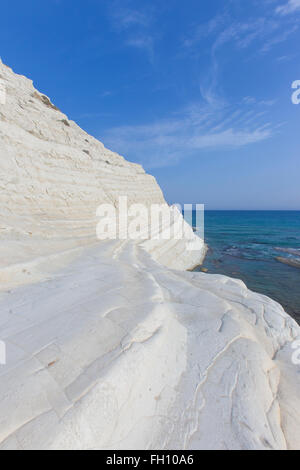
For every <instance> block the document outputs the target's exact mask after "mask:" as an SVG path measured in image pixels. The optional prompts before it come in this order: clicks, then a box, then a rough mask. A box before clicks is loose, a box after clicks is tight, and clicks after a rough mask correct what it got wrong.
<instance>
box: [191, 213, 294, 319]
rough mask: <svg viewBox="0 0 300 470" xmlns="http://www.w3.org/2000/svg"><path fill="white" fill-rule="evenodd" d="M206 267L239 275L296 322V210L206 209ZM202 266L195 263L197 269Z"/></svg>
mask: <svg viewBox="0 0 300 470" xmlns="http://www.w3.org/2000/svg"><path fill="white" fill-rule="evenodd" d="M205 241H206V244H207V245H208V246H209V251H208V253H207V256H206V259H205V261H204V263H203V266H202V267H204V268H207V269H208V272H210V273H218V274H225V275H227V276H231V277H235V278H238V279H242V280H243V281H244V282H245V283H246V284H247V286H248V287H249V288H250V289H251V290H253V291H256V292H260V293H262V294H265V295H268V296H269V297H272V298H273V299H274V300H277V301H278V302H279V303H281V305H283V307H284V308H285V309H286V311H287V312H288V313H290V314H291V315H292V316H293V317H294V318H295V319H296V320H297V321H298V322H299V323H300V267H293V266H289V265H286V264H284V263H283V262H281V261H279V260H278V259H276V258H278V257H282V258H284V259H285V260H287V261H292V262H296V263H297V262H298V263H299V266H300V211H206V212H205ZM202 267H198V268H196V270H201V268H202Z"/></svg>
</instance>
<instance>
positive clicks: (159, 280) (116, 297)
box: [0, 64, 300, 449]
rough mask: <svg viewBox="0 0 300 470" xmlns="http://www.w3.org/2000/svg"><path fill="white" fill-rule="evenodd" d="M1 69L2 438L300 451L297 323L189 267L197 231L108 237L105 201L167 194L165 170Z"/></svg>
mask: <svg viewBox="0 0 300 470" xmlns="http://www.w3.org/2000/svg"><path fill="white" fill-rule="evenodd" d="M0 80H2V82H3V83H4V84H5V88H6V92H7V96H6V104H5V105H0V171H1V180H0V185H1V193H0V194H1V196H0V197H1V204H0V211H1V213H0V228H1V232H0V250H1V257H0V260H1V265H0V280H1V292H0V340H1V341H2V342H5V346H6V364H5V365H0V449H132V448H137V449H144V448H147V449H228V448H229V449H299V448H300V418H299V409H300V394H299V390H300V388H299V387H300V373H299V372H300V369H299V365H296V363H295V362H297V361H292V357H294V356H295V352H296V351H295V349H293V348H292V346H295V344H297V343H295V341H296V340H297V339H299V338H300V328H299V326H298V325H297V324H296V322H295V321H293V320H292V319H291V318H290V317H289V316H288V315H287V314H286V313H285V312H284V311H283V309H282V308H281V307H280V306H279V305H278V304H277V303H276V302H274V301H272V300H271V299H268V298H267V297H265V296H262V295H258V294H254V293H252V292H250V291H249V290H248V289H247V288H246V286H245V285H244V284H243V283H242V282H241V281H238V280H233V279H230V278H227V277H224V276H218V275H208V274H204V273H191V272H186V271H183V269H185V268H188V267H190V266H192V265H193V264H196V263H197V262H199V260H201V258H202V256H203V250H204V245H203V243H201V242H200V247H202V248H201V249H199V250H198V251H188V250H187V249H186V248H187V246H188V244H189V243H191V240H192V242H193V241H194V242H197V238H196V237H195V236H194V237H195V238H193V237H191V235H190V233H189V234H188V235H187V236H186V237H184V238H183V239H180V240H178V239H176V237H174V238H173V239H172V240H157V239H149V240H146V241H143V243H141V242H140V241H139V240H136V241H133V240H126V239H125V240H106V241H97V239H96V236H95V227H96V224H97V222H98V220H97V218H96V208H97V206H98V205H99V203H102V202H113V203H114V204H117V201H118V197H119V196H120V195H126V196H128V198H129V200H130V202H138V203H144V204H145V205H146V206H147V207H149V206H150V205H151V204H153V203H164V199H163V195H162V193H161V191H160V189H159V187H158V186H157V184H156V182H155V180H154V178H152V177H151V176H149V175H146V174H145V173H144V171H143V170H142V168H141V167H140V166H138V165H134V164H132V163H128V162H126V161H125V160H124V159H123V158H122V157H120V156H119V155H117V154H115V153H113V152H110V151H108V150H107V149H105V148H104V147H103V145H102V144H101V143H100V142H98V141H96V140H95V139H93V138H92V137H90V136H88V135H87V134H86V133H85V132H83V131H82V130H81V129H79V127H78V126H76V124H75V123H73V122H71V121H69V120H68V119H67V117H66V116H65V115H62V114H61V113H60V112H59V111H58V110H57V109H56V108H55V107H54V105H52V104H51V102H50V100H49V99H48V98H46V97H45V96H44V95H42V94H41V93H39V92H37V91H35V90H34V88H33V86H32V83H31V82H30V81H29V80H27V79H26V78H24V77H20V76H16V75H15V74H13V72H12V71H11V70H10V69H8V68H7V67H6V66H4V65H3V64H0ZM170 211H172V209H170ZM172 217H173V219H172V221H173V222H172V224H173V225H174V226H176V224H177V222H178V221H179V220H180V217H181V216H180V214H179V213H177V212H176V211H172ZM175 232H176V230H175ZM187 232H188V229H187ZM197 243H198V242H197ZM173 268H177V270H175V269H173ZM180 269H181V270H180ZM1 344H2V345H3V344H4V343H1ZM0 360H1V357H0ZM0 362H1V361H0Z"/></svg>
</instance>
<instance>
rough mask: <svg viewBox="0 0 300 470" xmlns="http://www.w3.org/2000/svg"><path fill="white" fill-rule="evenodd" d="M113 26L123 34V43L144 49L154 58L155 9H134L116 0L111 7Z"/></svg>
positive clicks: (151, 58) (150, 58)
mask: <svg viewBox="0 0 300 470" xmlns="http://www.w3.org/2000/svg"><path fill="white" fill-rule="evenodd" d="M109 16H110V20H111V23H112V25H113V28H114V29H115V31H116V32H118V33H119V34H120V35H122V36H123V39H122V44H123V45H125V46H127V47H134V48H137V49H140V50H144V51H145V52H146V54H147V56H148V58H149V60H150V62H152V61H153V58H154V35H153V33H152V30H151V25H152V21H153V11H152V10H151V9H150V8H146V9H145V8H144V10H142V8H141V9H139V10H137V9H133V8H130V7H128V6H124V2H120V1H119V0H115V1H113V2H112V3H111V6H110V8H109Z"/></svg>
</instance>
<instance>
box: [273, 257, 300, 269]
mask: <svg viewBox="0 0 300 470" xmlns="http://www.w3.org/2000/svg"><path fill="white" fill-rule="evenodd" d="M275 259H276V261H279V262H280V263H284V264H288V265H289V266H293V268H300V261H298V260H296V259H290V258H282V257H281V256H277V257H276V258H275Z"/></svg>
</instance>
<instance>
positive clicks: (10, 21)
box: [0, 0, 300, 209]
mask: <svg viewBox="0 0 300 470" xmlns="http://www.w3.org/2000/svg"><path fill="white" fill-rule="evenodd" d="M1 16H2V18H1V19H2V21H1V29H0V44H1V49H0V56H1V57H2V60H3V61H4V62H5V63H6V64H7V65H9V66H11V67H12V68H13V69H14V70H15V71H16V72H18V73H22V74H24V75H27V76H29V77H30V78H32V79H33V81H34V84H35V86H36V87H37V88H38V89H39V90H40V91H42V92H44V93H46V94H47V95H49V96H50V97H51V99H52V100H53V101H54V102H55V104H57V105H58V106H59V107H60V108H61V109H62V110H63V111H64V112H65V113H66V114H67V115H68V116H69V118H70V119H74V120H75V121H77V122H78V124H79V125H80V126H81V127H83V128H84V129H85V130H86V131H87V132H89V133H91V134H93V135H94V136H96V137H97V138H99V139H100V140H101V141H102V142H104V144H105V145H106V146H108V147H109V148H111V149H112V150H115V151H117V152H119V153H120V154H122V155H124V156H125V157H126V158H127V159H129V160H131V161H135V162H139V163H141V164H142V165H143V166H144V167H145V169H146V170H147V171H148V172H151V173H152V174H153V175H154V176H155V177H156V178H157V179H158V182H159V183H160V185H161V186H162V188H163V191H164V193H165V196H166V199H167V200H168V202H172V203H174V202H179V203H191V202H195V203H196V202H197V203H205V204H206V207H207V208H208V209H300V184H299V175H300V152H299V148H300V146H299V143H300V142H299V140H300V139H299V136H300V105H299V106H297V105H294V104H292V102H291V95H292V89H291V85H292V82H293V81H295V80H300V60H299V59H300V46H299V45H300V0H228V1H224V0H201V1H200V0H186V1H185V2H183V1H182V0H165V1H164V2H162V1H161V0H160V1H158V0H134V1H133V0H132V1H129V0H128V1H127V0H85V1H83V0H82V1H81V0H43V1H42V2H41V0H27V1H26V2H25V1H23V0H10V1H9V2H2V5H1Z"/></svg>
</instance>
